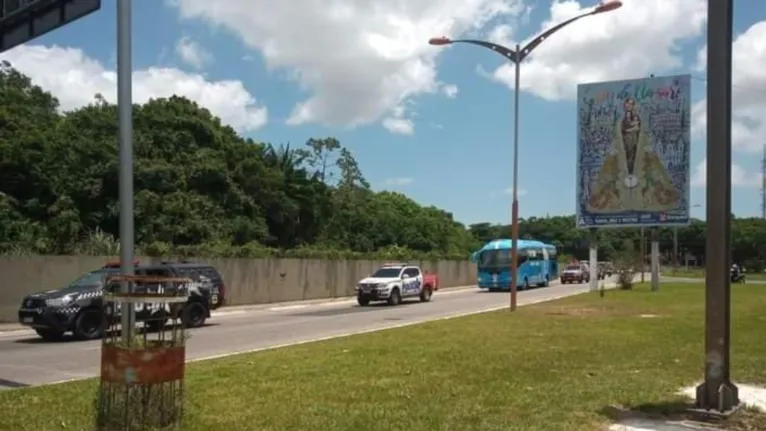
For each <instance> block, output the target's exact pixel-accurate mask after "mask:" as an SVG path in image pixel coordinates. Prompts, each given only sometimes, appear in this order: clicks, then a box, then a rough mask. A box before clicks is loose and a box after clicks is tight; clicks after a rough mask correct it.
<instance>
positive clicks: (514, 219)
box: [510, 43, 521, 311]
mask: <svg viewBox="0 0 766 431" xmlns="http://www.w3.org/2000/svg"><path fill="white" fill-rule="evenodd" d="M515 52H516V53H517V55H518V53H519V52H521V48H520V47H519V44H518V43H517V44H516V51H515ZM514 70H515V78H514V86H513V186H512V187H513V202H512V203H511V241H512V242H513V244H511V299H510V300H511V304H510V305H511V311H515V310H516V292H517V291H518V286H519V282H518V277H517V276H518V273H519V272H518V267H519V246H518V242H519V188H518V184H519V81H520V80H521V60H518V61H514Z"/></svg>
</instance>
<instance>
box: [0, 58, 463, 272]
mask: <svg viewBox="0 0 766 431" xmlns="http://www.w3.org/2000/svg"><path fill="white" fill-rule="evenodd" d="M133 112H134V113H133V116H134V117H133V118H134V141H135V152H134V158H135V182H134V184H135V233H136V243H137V245H138V247H139V250H138V251H139V252H140V253H144V254H148V255H169V254H181V255H213V254H214V255H229V256H260V255H269V254H273V253H275V252H277V250H279V251H281V253H287V254H288V255H289V254H293V255H301V256H307V255H308V256H311V255H317V254H320V255H323V256H324V255H327V254H328V253H329V255H331V256H332V255H336V256H338V257H341V256H345V255H348V254H349V253H351V254H353V253H361V254H365V253H366V254H369V253H372V252H378V253H382V255H388V256H392V257H396V256H402V255H405V256H406V255H411V254H413V253H415V254H421V255H429V254H430V255H431V256H432V257H460V258H466V256H468V253H469V252H470V251H471V250H472V249H473V248H474V247H475V246H476V244H475V240H474V238H473V237H472V236H471V235H470V233H469V232H468V231H467V230H466V228H465V226H463V225H462V224H460V223H457V222H455V221H454V220H453V219H452V215H451V214H449V213H447V212H445V211H442V210H440V209H438V208H434V207H423V206H420V205H418V204H417V203H416V202H414V201H412V200H411V199H409V198H407V197H406V196H404V195H402V194H400V193H394V192H388V191H384V192H374V191H372V190H371V189H370V185H369V184H368V182H367V181H366V180H365V179H364V176H363V175H362V173H361V171H360V169H359V166H358V165H357V162H356V160H354V157H353V156H352V154H351V152H350V151H349V150H348V149H346V148H344V147H342V146H341V145H340V143H339V142H338V141H337V140H335V139H333V138H326V139H310V140H308V142H307V144H306V146H305V148H301V149H293V148H291V147H290V146H289V145H285V146H272V145H269V144H263V143H258V142H254V141H252V140H250V139H244V138H242V137H240V136H238V135H237V133H236V132H235V131H234V130H233V129H231V128H230V127H228V126H225V125H223V124H221V122H220V120H219V119H218V118H215V117H214V116H213V115H211V113H210V112H209V111H207V110H206V109H204V108H202V107H200V106H197V105H196V104H195V103H193V102H191V101H189V100H187V99H185V98H180V97H171V98H168V99H157V100H152V101H150V102H148V103H146V104H144V105H136V106H135V107H134V111H133ZM117 131H118V129H117V109H116V106H115V105H113V104H109V103H107V102H106V101H105V100H104V99H103V98H102V97H100V96H99V95H96V97H95V99H94V101H93V103H92V104H91V105H89V106H86V107H84V108H81V109H77V110H74V111H72V112H67V113H64V114H60V113H59V110H58V101H57V100H56V99H55V98H54V97H53V96H52V95H50V94H49V93H47V92H45V91H43V90H42V89H41V88H39V87H37V86H35V85H34V84H33V83H32V82H31V81H30V80H29V78H28V77H26V76H24V75H22V74H21V73H19V72H18V71H16V70H15V69H13V68H12V67H11V65H9V64H7V63H5V64H3V65H2V66H0V252H3V253H17V254H19V253H52V254H69V253H89V254H94V253H95V254H115V253H116V252H117V250H118V248H117V247H118V245H117V241H116V240H115V237H116V236H117V234H118V228H119V218H118V215H119V204H118V199H117V197H118V182H117V174H118V172H117V169H118V165H117V164H118V151H117ZM296 250H297V251H296ZM328 250H330V251H328Z"/></svg>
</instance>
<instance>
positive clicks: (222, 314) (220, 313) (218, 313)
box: [210, 310, 247, 317]
mask: <svg viewBox="0 0 766 431" xmlns="http://www.w3.org/2000/svg"><path fill="white" fill-rule="evenodd" d="M245 313H247V310H222V311H213V312H211V313H210V317H225V316H231V315H232V314H245Z"/></svg>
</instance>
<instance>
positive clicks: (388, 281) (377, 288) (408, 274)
mask: <svg viewBox="0 0 766 431" xmlns="http://www.w3.org/2000/svg"><path fill="white" fill-rule="evenodd" d="M437 289H438V286H437V278H436V275H435V274H423V272H422V271H421V270H420V268H419V267H417V266H412V265H407V264H404V263H388V264H385V265H383V266H382V267H381V268H380V269H378V270H377V271H375V272H374V273H373V274H372V275H371V276H369V277H367V278H365V279H362V280H360V281H359V283H358V284H357V286H356V292H357V293H356V299H357V302H358V303H359V305H361V306H365V305H368V304H369V303H370V301H387V302H388V304H389V305H398V304H400V303H401V302H402V299H406V298H414V297H418V298H419V299H420V301H421V302H428V301H430V300H431V295H432V294H433V292H434V291H435V290H437Z"/></svg>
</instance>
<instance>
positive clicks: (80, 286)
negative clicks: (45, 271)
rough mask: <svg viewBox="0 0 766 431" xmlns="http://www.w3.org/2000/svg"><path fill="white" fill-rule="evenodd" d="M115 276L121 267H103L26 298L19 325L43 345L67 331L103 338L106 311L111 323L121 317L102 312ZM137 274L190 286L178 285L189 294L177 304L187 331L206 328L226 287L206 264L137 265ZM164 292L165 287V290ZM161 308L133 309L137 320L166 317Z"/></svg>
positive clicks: (85, 337) (117, 312)
mask: <svg viewBox="0 0 766 431" xmlns="http://www.w3.org/2000/svg"><path fill="white" fill-rule="evenodd" d="M118 272H119V264H107V265H105V266H104V267H103V268H99V269H97V270H94V271H91V272H89V273H87V274H85V275H83V276H82V277H80V278H78V279H77V280H75V281H73V282H72V283H70V284H69V285H68V286H65V287H63V288H59V289H55V290H48V291H45V292H40V293H33V294H31V295H28V296H27V297H25V298H24V299H23V300H22V301H21V307H20V308H19V312H18V315H19V323H21V324H22V325H25V326H29V327H31V328H32V329H34V330H35V332H37V334H38V335H39V336H40V337H42V338H43V339H45V340H58V339H61V338H62V336H63V335H64V334H65V333H67V332H71V333H72V334H73V335H74V336H75V338H77V339H81V340H93V339H98V338H101V337H102V336H103V325H102V316H103V313H104V311H106V314H107V315H108V316H111V317H112V318H114V319H117V318H119V315H120V310H119V308H117V309H115V310H111V309H107V310H104V305H105V304H104V301H103V298H102V297H103V294H104V292H105V291H108V290H110V289H113V288H116V286H115V285H112V286H105V285H104V281H105V279H106V277H107V276H108V275H110V274H117V273H118ZM135 273H136V274H137V275H153V276H160V277H187V278H189V279H191V280H192V283H189V284H188V285H185V286H181V287H180V288H184V289H188V295H189V299H188V300H187V301H186V302H185V303H183V304H181V305H180V306H181V307H182V309H181V310H174V311H180V313H181V314H180V315H181V320H182V322H183V324H184V325H185V326H186V327H189V328H195V327H199V326H202V325H204V324H205V320H206V319H207V318H209V317H210V311H211V310H214V309H216V308H218V307H220V306H222V305H223V304H224V301H225V294H226V287H225V286H224V284H223V280H222V279H221V276H220V274H219V273H218V271H216V269H215V268H213V267H212V266H210V265H206V264H202V263H195V262H185V261H184V262H162V263H161V264H158V265H149V266H142V265H136V267H135ZM157 288H159V286H158V285H157V284H155V285H145V286H142V285H138V284H137V285H136V291H138V292H140V291H142V290H144V291H149V292H151V291H154V290H155V289H157ZM166 289H167V288H166ZM168 311H170V310H167V309H165V307H164V306H161V305H160V304H136V320H137V321H144V320H147V319H148V318H149V317H152V318H153V320H154V319H156V317H157V314H158V313H166V312H168Z"/></svg>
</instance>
